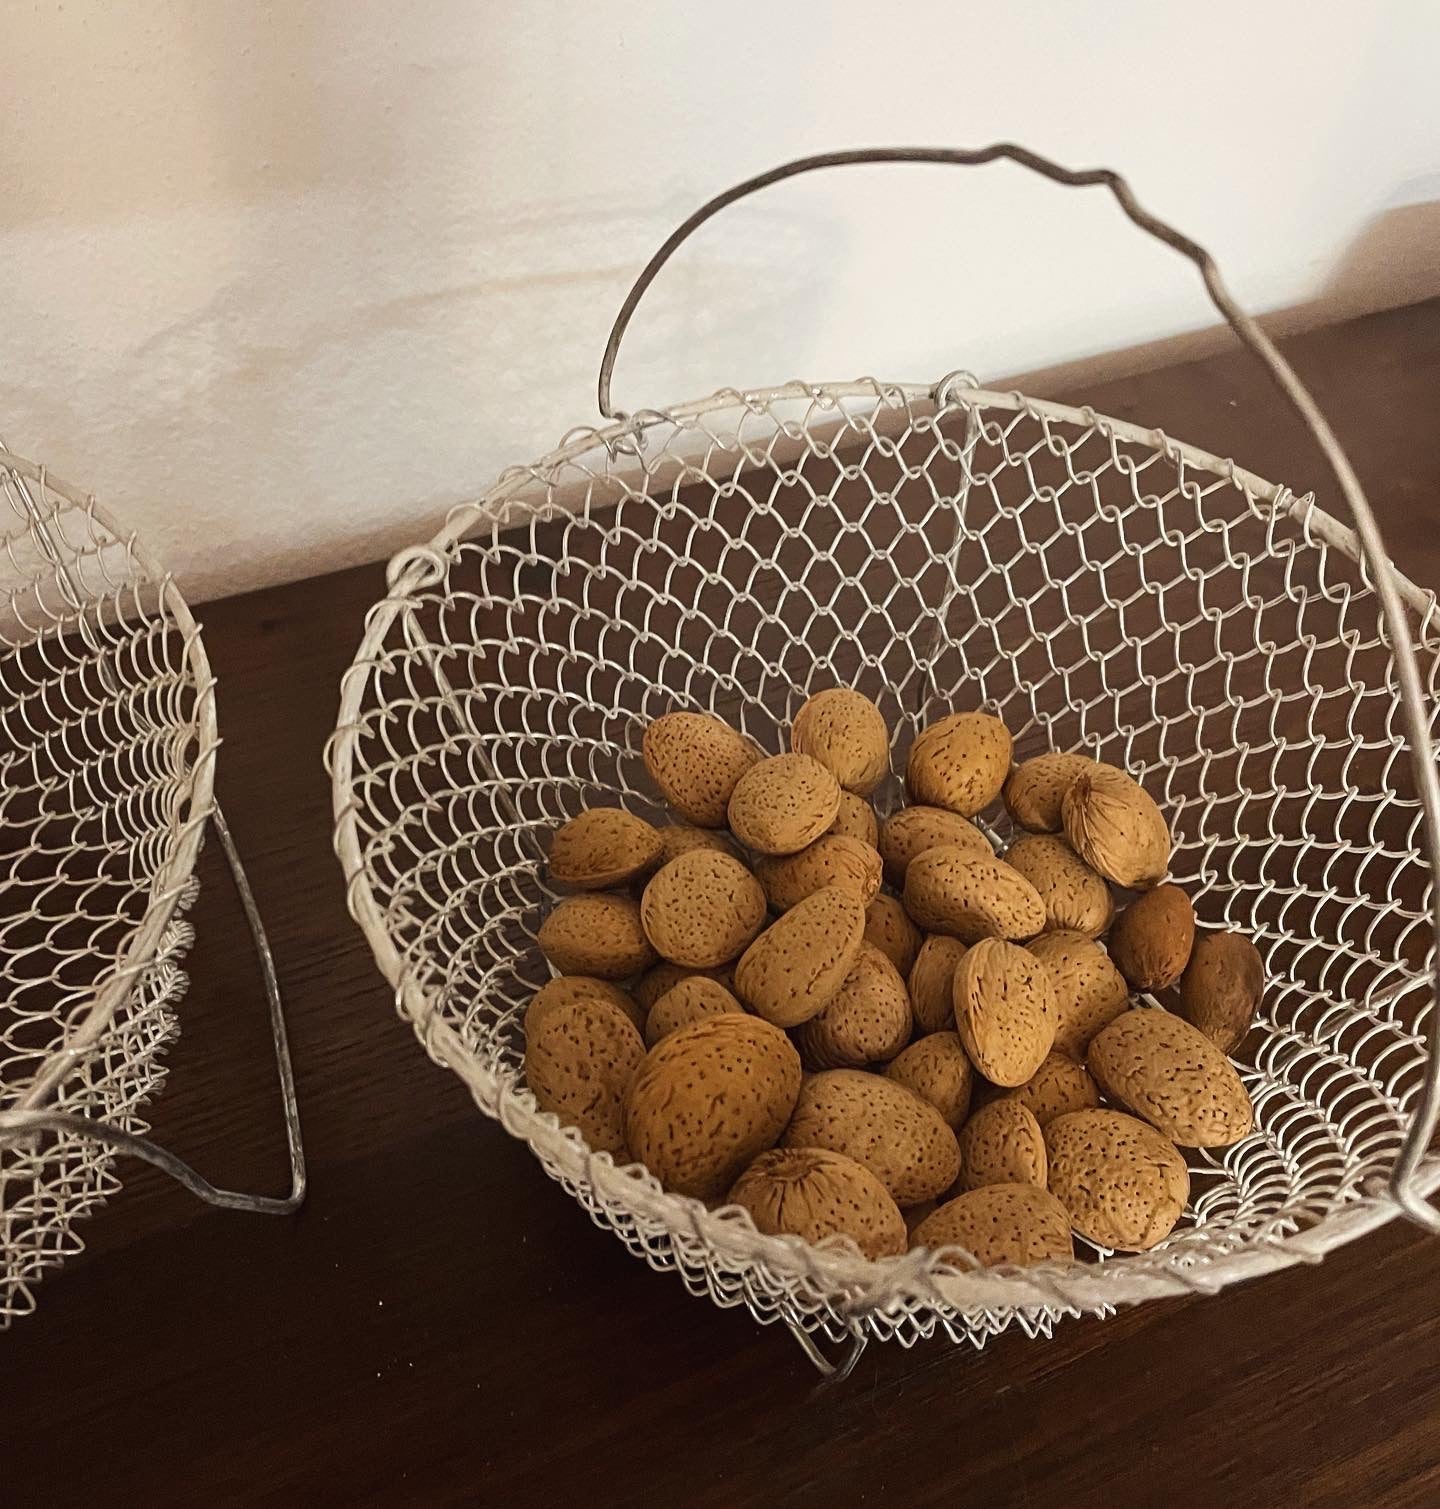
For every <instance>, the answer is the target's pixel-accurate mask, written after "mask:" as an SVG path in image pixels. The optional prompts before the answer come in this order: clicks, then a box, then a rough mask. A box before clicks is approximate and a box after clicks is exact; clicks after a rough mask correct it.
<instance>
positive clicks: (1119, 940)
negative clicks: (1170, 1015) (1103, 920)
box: [1107, 885, 1195, 990]
mask: <svg viewBox="0 0 1440 1509" xmlns="http://www.w3.org/2000/svg"><path fill="white" fill-rule="evenodd" d="M1194 943H1195V908H1194V907H1193V906H1191V905H1190V898H1189V897H1188V896H1187V895H1186V894H1185V892H1184V891H1182V890H1181V889H1180V887H1179V886H1178V885H1157V886H1156V887H1155V889H1154V890H1153V891H1147V892H1146V893H1145V894H1144V895H1143V896H1138V897H1136V899H1135V900H1134V901H1132V902H1131V903H1130V905H1129V906H1127V907H1126V908H1125V910H1124V911H1123V912H1121V913H1120V915H1119V916H1118V917H1117V918H1116V919H1115V926H1114V927H1113V928H1112V929H1111V930H1110V939H1109V943H1108V945H1107V946H1108V948H1109V950H1110V957H1111V958H1112V959H1113V960H1114V961H1115V964H1116V967H1117V968H1118V969H1119V971H1120V973H1121V974H1122V975H1124V976H1125V978H1126V979H1127V980H1129V982H1130V983H1131V984H1132V985H1133V986H1134V987H1135V988H1136V990H1168V989H1169V988H1170V986H1172V985H1173V984H1174V983H1175V982H1176V980H1178V979H1179V978H1180V976H1181V975H1182V974H1184V972H1185V966H1186V964H1188V963H1189V962H1190V950H1191V948H1192V947H1193V946H1194Z"/></svg>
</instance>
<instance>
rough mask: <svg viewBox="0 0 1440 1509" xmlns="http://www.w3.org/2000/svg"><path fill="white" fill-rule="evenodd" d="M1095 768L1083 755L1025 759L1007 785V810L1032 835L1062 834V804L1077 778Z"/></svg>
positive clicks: (1013, 772) (1058, 755)
mask: <svg viewBox="0 0 1440 1509" xmlns="http://www.w3.org/2000/svg"><path fill="white" fill-rule="evenodd" d="M1094 768H1095V761H1094V760H1092V759H1091V758H1090V757H1089V756H1088V755H1081V754H1042V755H1036V756H1035V757H1034V758H1033V759H1029V760H1022V761H1021V762H1020V764H1018V765H1017V766H1016V767H1015V769H1014V770H1012V771H1011V772H1010V778H1009V780H1007V781H1006V782H1005V809H1006V811H1007V812H1009V814H1010V816H1011V817H1012V818H1013V819H1014V821H1015V824H1016V826H1017V827H1021V828H1026V829H1028V830H1029V831H1030V832H1031V833H1059V832H1060V830H1061V828H1063V827H1064V823H1063V821H1062V819H1061V816H1060V803H1061V801H1062V800H1063V799H1064V796H1065V793H1066V792H1067V791H1068V790H1069V789H1070V785H1071V782H1073V781H1074V779H1075V777H1076V776H1078V775H1082V774H1083V773H1084V772H1085V771H1087V770H1093V769H1094Z"/></svg>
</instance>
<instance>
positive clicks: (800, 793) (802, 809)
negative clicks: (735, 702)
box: [728, 754, 840, 854]
mask: <svg viewBox="0 0 1440 1509" xmlns="http://www.w3.org/2000/svg"><path fill="white" fill-rule="evenodd" d="M728 810H729V815H730V831H731V832H732V833H733V834H734V835H735V837H736V838H738V839H739V840H740V842H741V843H742V844H744V845H745V846H746V847H747V848H750V849H754V850H755V852H756V853H757V854H795V853H798V851H799V850H801V849H803V848H805V846H806V845H807V844H813V843H814V842H815V840H816V839H817V838H819V837H820V836H821V834H823V833H824V832H825V830H826V829H827V828H828V827H829V826H830V824H831V823H833V822H834V821H835V815H836V813H837V812H839V810H840V786H839V783H838V782H837V781H836V779H835V777H834V776H833V775H831V774H830V772H829V771H828V770H826V768H825V767H824V766H823V765H822V764H821V763H820V762H819V760H812V759H811V758H810V756H809V755H803V754H782V755H772V756H771V757H770V758H769V759H768V760H760V761H759V762H758V763H757V764H755V765H753V766H751V768H750V769H749V770H747V771H746V772H745V774H744V775H743V776H741V777H740V779H739V780H738V781H737V782H736V783H735V789H734V791H733V792H731V794H730V805H729V809H728Z"/></svg>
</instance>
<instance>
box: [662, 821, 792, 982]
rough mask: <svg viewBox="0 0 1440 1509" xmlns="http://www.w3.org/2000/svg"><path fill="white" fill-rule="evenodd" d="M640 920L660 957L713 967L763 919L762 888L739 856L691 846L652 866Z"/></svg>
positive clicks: (737, 950)
mask: <svg viewBox="0 0 1440 1509" xmlns="http://www.w3.org/2000/svg"><path fill="white" fill-rule="evenodd" d="M640 921H641V925H642V926H643V927H644V929H645V936H646V937H647V938H648V939H649V940H650V944H651V947H653V948H654V950H655V952H656V953H658V954H659V955H660V957H661V958H662V959H668V960H669V961H670V962H671V963H672V964H681V965H684V966H685V967H686V968H688V969H714V968H715V967H716V966H718V965H721V964H725V963H727V962H728V961H729V960H731V959H734V958H735V957H737V955H739V954H741V953H743V952H744V950H745V949H746V948H747V947H748V946H749V945H750V943H751V942H752V941H753V940H754V938H755V936H756V934H757V933H758V932H759V931H760V929H761V928H762V927H763V926H764V925H765V892H764V890H763V888H762V887H761V885H760V882H759V881H758V880H756V879H755V877H754V876H753V875H752V874H751V873H750V872H749V870H747V869H746V868H745V866H744V865H742V864H741V863H740V861H739V860H738V859H731V858H730V856H729V855H728V854H717V853H715V852H714V851H713V850H711V849H692V850H690V852H689V853H688V854H681V855H680V856H679V857H678V858H677V859H672V860H671V861H670V863H669V864H667V865H663V866H662V867H661V868H660V869H659V870H658V871H656V873H655V875H654V877H653V878H652V880H651V881H650V884H649V885H647V886H646V887H645V894H644V895H643V896H642V897H641V898H640Z"/></svg>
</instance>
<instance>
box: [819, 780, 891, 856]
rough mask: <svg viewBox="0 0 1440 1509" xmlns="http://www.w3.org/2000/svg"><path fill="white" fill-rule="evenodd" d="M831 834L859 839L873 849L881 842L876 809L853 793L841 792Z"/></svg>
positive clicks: (831, 826)
mask: <svg viewBox="0 0 1440 1509" xmlns="http://www.w3.org/2000/svg"><path fill="white" fill-rule="evenodd" d="M830 832H831V833H833V834H835V835H836V836H837V837H838V838H858V839H859V840H860V842H861V843H862V844H869V845H870V847H871V848H872V849H873V848H875V847H876V846H877V845H878V844H879V842H880V823H879V820H878V819H877V818H876V816H875V809H874V808H873V807H872V806H871V805H870V803H869V802H867V801H866V800H865V798H864V797H863V796H856V795H855V793H854V792H853V791H841V793H840V805H839V807H838V808H837V809H836V811H835V821H834V822H833V823H831V824H830Z"/></svg>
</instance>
